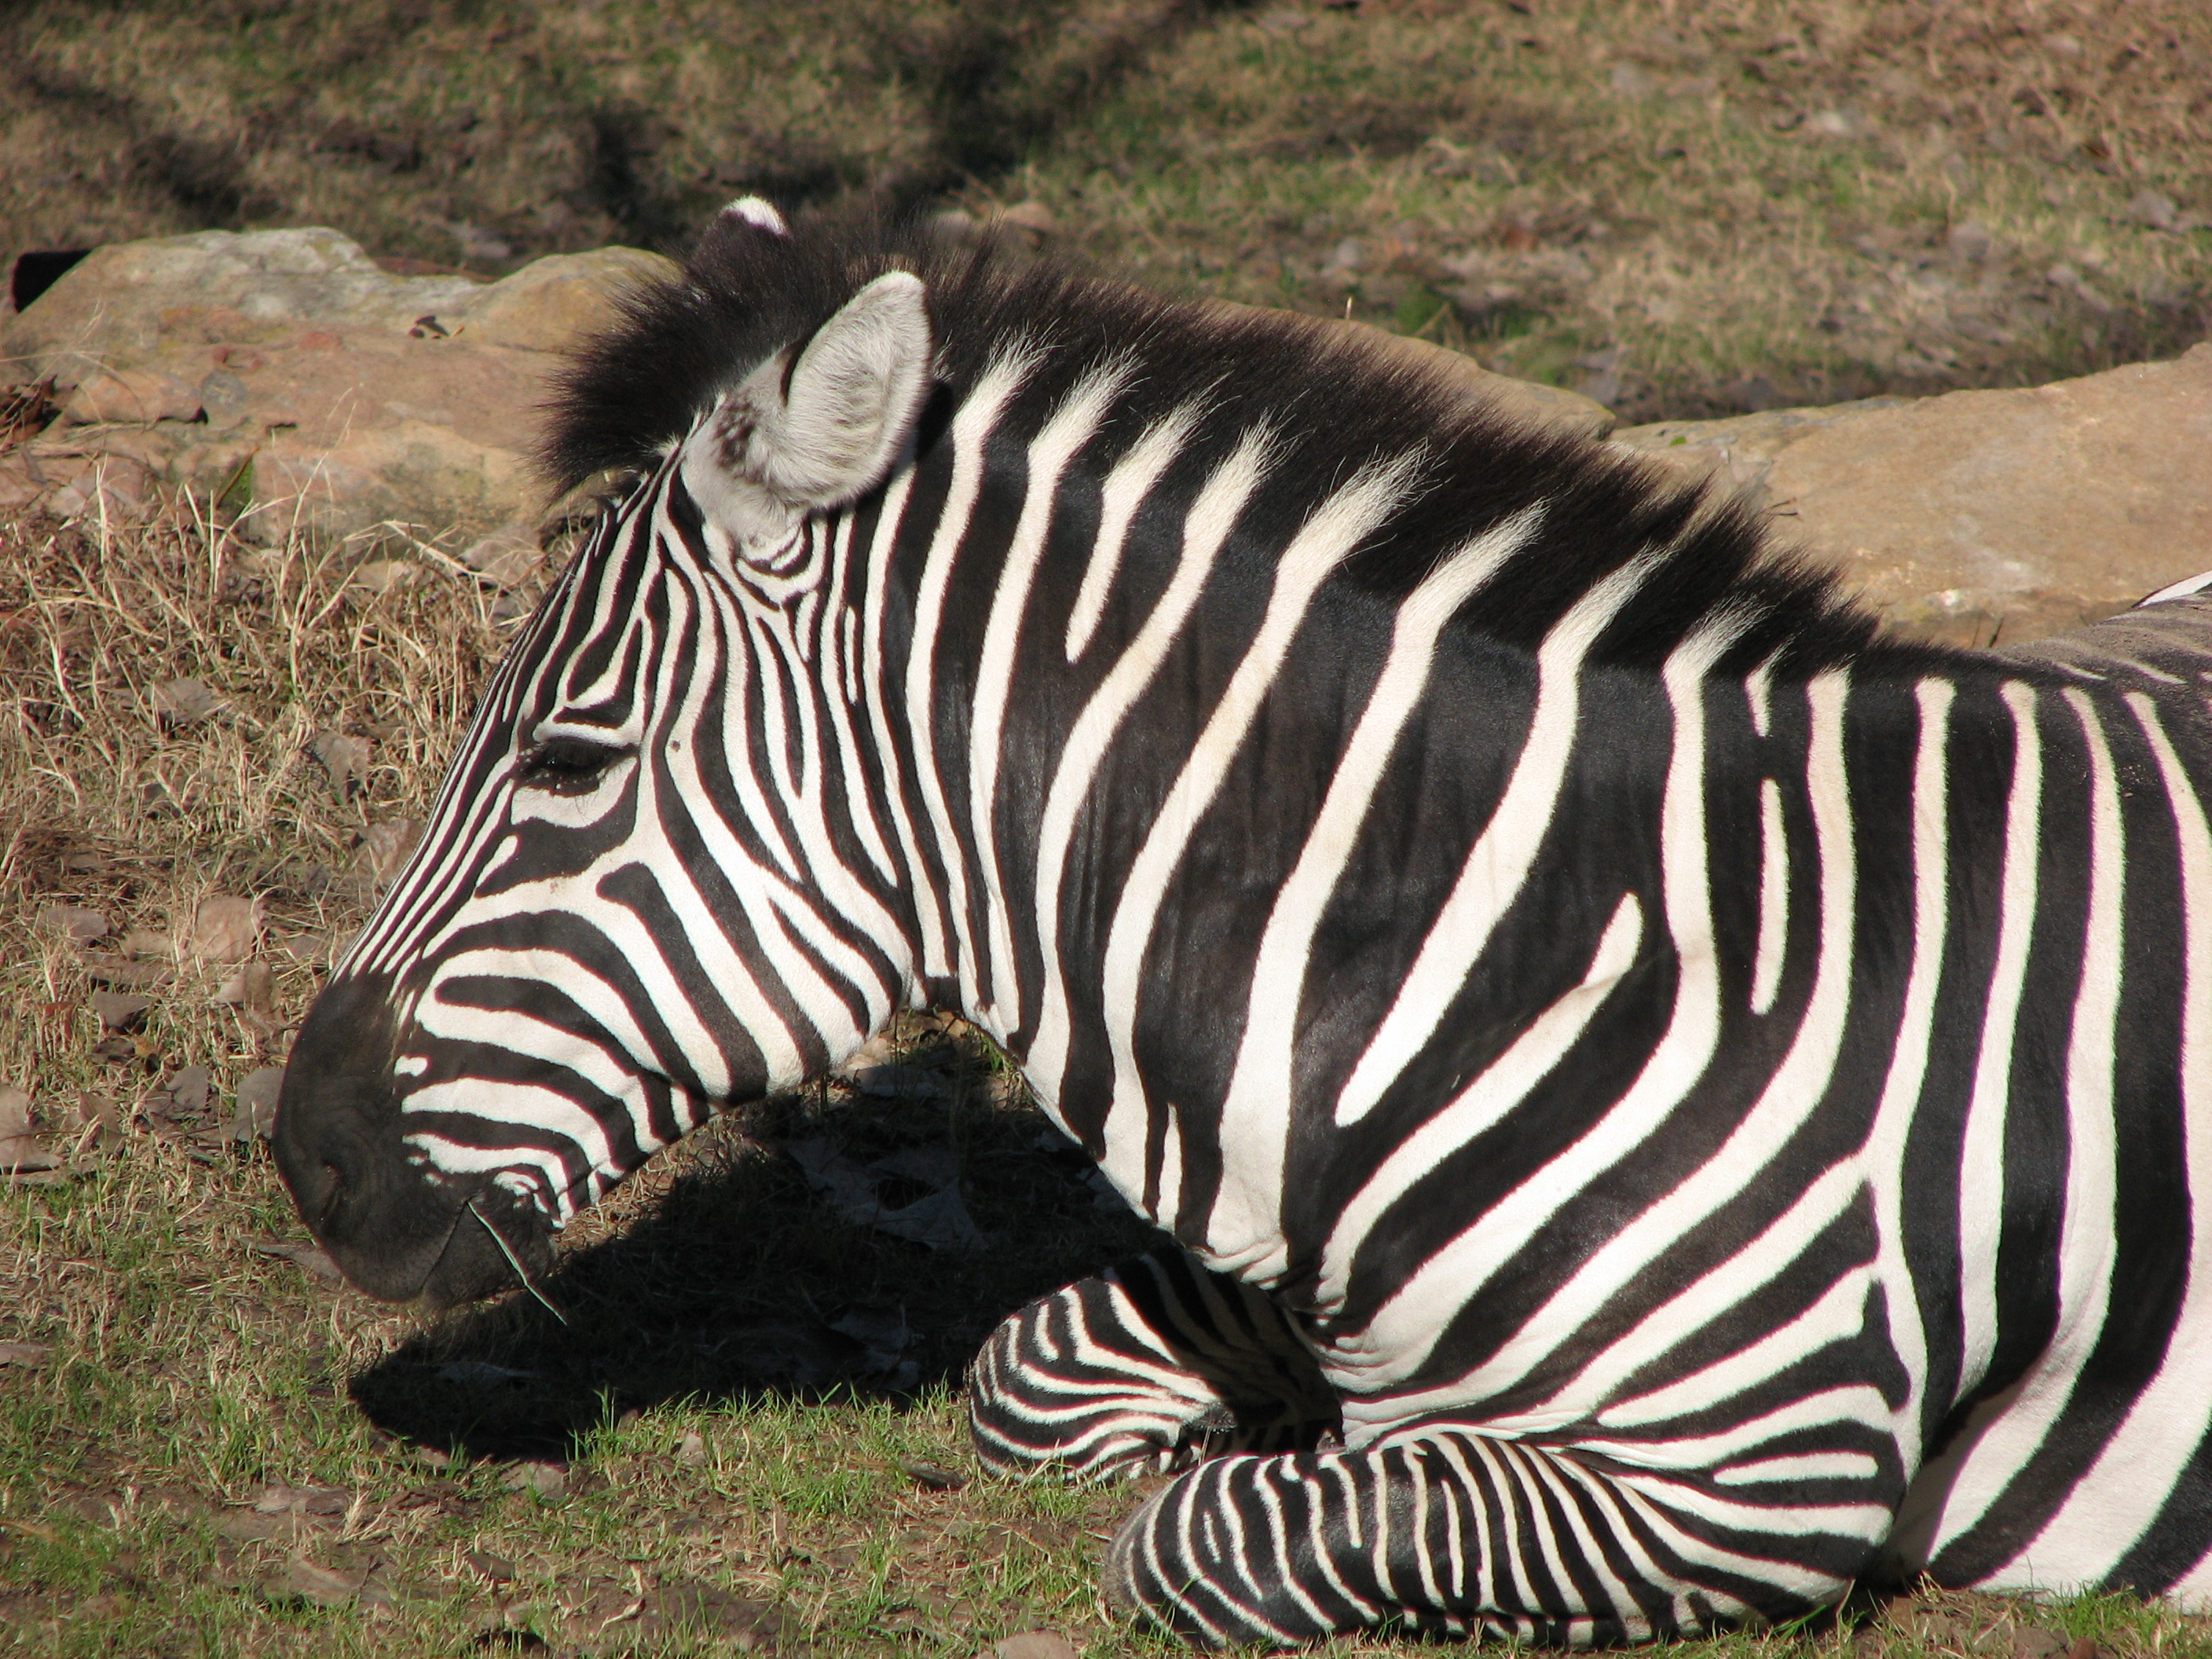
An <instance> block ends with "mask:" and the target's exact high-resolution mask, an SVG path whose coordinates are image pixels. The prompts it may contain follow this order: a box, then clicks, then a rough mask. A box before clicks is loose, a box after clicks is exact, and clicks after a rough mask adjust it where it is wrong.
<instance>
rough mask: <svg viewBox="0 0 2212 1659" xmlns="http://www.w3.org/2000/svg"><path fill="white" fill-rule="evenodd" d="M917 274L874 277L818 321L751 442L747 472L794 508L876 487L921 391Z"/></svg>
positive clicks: (838, 502) (923, 355)
mask: <svg viewBox="0 0 2212 1659" xmlns="http://www.w3.org/2000/svg"><path fill="white" fill-rule="evenodd" d="M929 350H930V346H929V313H928V312H927V310H926V309H925V308H924V307H923V305H922V286H921V278H920V277H918V276H914V275H912V274H911V273H909V272H907V271H903V270H895V271H892V272H891V273H890V275H888V276H878V277H877V278H876V280H875V281H874V282H872V283H869V284H868V285H867V286H866V288H864V289H861V290H860V292H859V293H858V294H856V295H854V296H853V297H852V298H851V299H850V300H848V301H846V302H845V306H844V308H843V309H842V310H841V311H840V312H838V313H837V314H836V316H834V317H832V318H831V319H829V321H828V322H826V323H824V324H823V325H822V326H821V328H820V329H819V330H817V331H816V333H815V336H814V337H813V338H812V339H811V340H809V341H808V342H807V343H806V349H805V350H804V351H802V352H800V353H799V362H797V363H796V364H794V365H793V368H792V371H791V377H790V380H788V382H787V387H788V389H787V391H786V392H785V393H784V395H783V398H782V407H781V409H779V410H775V411H773V413H772V414H770V415H769V418H768V419H766V420H764V421H763V422H762V423H761V427H760V428H759V430H758V431H757V434H756V435H755V436H754V439H753V443H752V454H751V456H750V460H751V462H752V466H753V469H754V472H755V476H756V477H758V478H759V480H760V482H761V483H763V484H765V485H766V486H767V487H768V488H769V489H771V490H773V491H775V494H777V495H781V497H783V499H784V500H786V501H789V502H791V503H792V504H793V506H797V507H806V508H816V507H842V505H844V503H846V502H847V501H852V500H853V499H854V498H855V497H856V496H860V495H865V494H866V493H867V492H868V491H869V490H870V489H873V488H874V487H875V486H876V485H877V484H878V483H882V482H883V480H884V475H885V474H887V473H888V472H890V470H891V465H892V463H893V461H894V460H895V459H896V458H897V456H898V453H899V451H900V450H901V449H902V447H904V446H905V444H906V441H907V435H908V433H910V432H912V431H913V429H914V422H915V416H918V415H919V414H920V413H921V405H922V400H923V399H924V398H926V397H927V395H928V391H929Z"/></svg>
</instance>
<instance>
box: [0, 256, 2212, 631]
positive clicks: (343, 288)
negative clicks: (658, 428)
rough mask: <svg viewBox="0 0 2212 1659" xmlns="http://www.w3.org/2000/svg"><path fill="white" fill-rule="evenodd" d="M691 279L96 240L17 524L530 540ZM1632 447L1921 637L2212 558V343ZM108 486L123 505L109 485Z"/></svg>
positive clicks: (4, 371) (68, 316)
mask: <svg viewBox="0 0 2212 1659" xmlns="http://www.w3.org/2000/svg"><path fill="white" fill-rule="evenodd" d="M673 269H674V267H673V266H671V264H669V263H668V262H667V261H666V260H664V259H662V258H659V257H658V256H656V255H653V254H650V253H644V252H638V251H636V250H635V249H629V248H603V249H600V250H599V251H597V252H592V253H580V254H566V255H561V256H556V257H555V258H546V259H540V260H538V262H536V263H535V264H531V265H529V266H526V267H525V268H524V269H523V270H520V271H517V272H516V273H515V274H514V275H513V276H509V277H507V278H506V279H505V280H503V281H501V282H498V283H478V282H476V281H474V280H472V279H470V278H468V277H465V276H398V275H393V274H392V273H390V272H387V271H386V270H382V269H381V268H380V267H379V266H378V264H376V262H375V261H374V260H373V259H371V258H369V257H368V255H367V254H366V253H364V252H362V250H361V249H360V248H359V247H358V246H356V245H355V244H354V243H352V242H351V241H349V240H347V239H346V238H345V237H343V236H342V235H340V234H338V233H337V232H336V231H332V230H322V229H305V230H283V231H263V232H255V233H252V234H230V233H228V232H223V231H206V232H202V233H200V234H197V235H191V236H173V237H165V238H161V239H159V240H152V241H145V242H132V243H126V244H122V245H119V246H113V247H106V248H101V249H100V250H99V251H98V252H94V254H92V255H91V256H90V257H89V258H87V259H85V260H84V261H83V262H82V264H79V265H77V266H76V268H75V269H74V270H71V271H70V272H69V273H68V275H67V276H64V277H63V279H62V280H61V281H60V282H58V283H56V284H55V285H54V286H53V288H52V289H49V290H48V291H47V292H46V294H45V295H42V296H41V297H40V299H39V300H38V301H36V302H35V303H34V304H33V305H32V306H31V307H29V308H28V309H27V310H26V311H25V312H24V313H22V314H21V315H20V316H18V317H15V318H13V319H10V320H9V322H8V324H7V325H6V327H5V330H4V331H0V354H4V358H5V361H4V362H0V381H4V380H35V379H40V378H45V379H48V380H52V382H53V384H54V386H56V388H57V389H58V393H59V394H60V395H61V396H62V398H63V400H64V412H63V414H62V416H61V417H60V419H58V421H57V422H55V423H54V424H53V425H52V427H50V428H48V429H47V430H46V432H44V433H42V434H41V435H39V436H38V437H37V438H35V439H33V441H31V442H29V443H27V444H24V445H21V446H19V447H16V448H15V449H13V450H10V451H8V452H6V453H4V454H0V510H6V509H8V508H9V507H21V506H23V505H25V504H27V503H32V502H38V503H43V504H45V505H47V506H50V507H55V508H57V509H58V510H61V511H64V512H88V511H91V510H93V509H94V508H95V507H101V506H104V507H106V509H108V510H110V511H112V512H120V513H131V512H137V511H143V510H147V509H149V507H150V506H151V505H152V504H153V503H154V502H155V501H157V500H158V497H159V494H160V491H161V489H163V488H165V487H166V488H171V489H174V488H179V487H189V488H191V489H197V490H199V491H201V492H202V493H204V494H205V495H221V496H222V498H223V499H224V501H226V502H227V503H228V504H230V505H231V506H233V507H239V506H243V507H245V508H246V520H245V522H246V527H247V529H248V531H249V532H251V533H255V534H258V535H259V536H260V537H262V538H264V539H268V540H271V541H273V540H276V539H278V538H281V537H283V535H286V534H288V533H290V532H292V531H293V530H294V529H295V528H298V529H304V530H306V531H307V532H309V533H311V534H312V535H313V536H315V537H317V538H320V539H323V540H325V541H330V540H333V539H343V538H355V539H357V540H362V541H370V540H375V539H380V538H387V537H399V536H414V537H422V538H429V537H433V536H437V535H441V534H444V535H456V534H457V535H459V536H460V537H463V538H467V537H472V536H475V535H477V534H479V533H481V532H486V531H489V530H491V529H493V528H494V527H496V526H507V529H508V531H509V532H510V533H512V532H513V528H514V526H517V525H518V523H520V524H522V525H525V526H526V525H527V524H528V523H530V522H532V521H533V520H535V518H536V516H537V514H538V513H539V512H540V511H541V510H542V509H543V508H544V506H545V505H546V503H545V502H544V500H543V498H542V495H541V490H542V485H541V484H540V483H539V481H538V478H537V477H536V476H535V475H534V473H533V472H532V469H531V467H530V465H529V461H528V456H529V453H530V451H531V448H532V444H533V442H534V441H535V439H536V437H537V435H538V430H539V423H540V421H541V419H542V415H543V406H544V402H545V400H546V398H547V395H548V392H549V390H550V385H549V381H550V376H551V375H552V374H553V373H554V372H555V371H556V369H557V368H558V367H559V366H560V363H561V362H562V354H563V353H565V352H566V351H568V349H570V348H571V347H573V346H574V344H575V343H578V342H579V341H580V340H581V339H582V338H584V337H586V336H588V335H589V334H590V333H592V331H595V330H597V329H599V328H600V327H602V326H604V325H605V324H606V323H608V322H609V321H610V320H611V319H612V318H613V317H614V315H615V313H616V307H617V303H618V301H619V297H620V295H622V293H623V291H624V289H628V288H629V287H631V286H633V285H635V284H637V283H642V282H646V281H649V280H651V279H653V277H655V276H659V275H662V274H665V273H667V272H670V271H671V270H673ZM1322 326H1324V327H1340V328H1344V329H1347V330H1351V331H1355V332H1356V333H1357V334H1358V336H1359V337H1361V338H1362V339H1364V341H1366V343H1368V344H1369V345H1370V346H1371V347H1372V348H1373V349H1375V350H1376V352H1378V353H1380V354H1382V355H1383V356H1386V357H1389V358H1391V359H1393V360H1395V361H1400V362H1407V363H1408V364H1410V365H1416V366H1419V367H1420V368H1424V369H1425V370H1427V371H1429V372H1431V373H1433V374H1437V375H1438V376H1440V377H1441V378H1442V380H1443V382H1444V383H1445V384H1447V385H1449V386H1453V387H1455V388H1456V389H1457V390H1458V391H1459V392H1461V393H1462V394H1463V395H1464V396H1466V397H1468V398H1471V399H1474V400H1477V401H1480V402H1482V403H1484V404H1488V405H1489V406H1491V407H1493V408H1497V409H1499V410H1504V411H1505V412H1508V413H1510V414H1511V415H1513V416H1515V417H1516V418H1518V419H1521V420H1524V421H1526V422H1529V423H1530V424H1532V425H1535V426H1540V427H1543V428H1547V429H1549V430H1553V431H1557V432H1561V433H1565V434H1572V435H1577V436H1581V437H1584V438H1594V439H1604V438H1606V436H1607V433H1608V431H1609V430H1610V428H1612V426H1613V417H1612V416H1611V415H1610V414H1609V413H1608V412H1607V410H1605V409H1604V408H1602V407H1601V405H1599V404H1595V403H1592V402H1591V401H1590V400H1589V399H1588V398H1581V397H1577V396H1576V395H1575V394H1574V393H1572V392H1562V391H1559V390H1557V389H1555V388H1553V387H1549V386H1532V385H1529V384H1528V383H1527V382H1525V381H1519V380H1510V379H1508V378H1506V377H1505V376H1503V375H1499V374H1491V373H1489V372H1488V371H1486V370H1485V369H1483V368H1481V367H1480V365H1478V364H1476V363H1475V362H1474V361H1473V360H1472V359H1471V358H1468V357H1465V356H1460V355H1459V354H1457V353H1454V352H1449V351H1445V350H1443V349H1439V348H1437V347H1434V346H1430V345H1425V344H1423V343H1420V342H1418V341H1413V340H1407V339H1404V338H1401V337H1397V336H1394V335H1389V334H1385V333H1383V332H1382V331H1379V330H1376V329H1372V328H1369V327H1366V326H1365V325H1361V324H1357V323H1345V324H1323V325H1322ZM1610 442H1611V445H1612V447H1613V448H1614V450H1615V451H1616V453H1624V454H1631V455H1634V456H1638V457H1639V458H1642V459H1645V460H1647V461H1650V462H1652V463H1655V464H1656V465H1660V466H1662V467H1664V468H1666V469H1668V471H1671V472H1672V473H1674V475H1675V476H1676V477H1681V478H1684V479H1690V480H1698V481H1708V482H1710V483H1711V485H1712V486H1713V487H1715V488H1717V489H1729V490H1734V491H1737V492H1741V495H1743V496H1744V497H1745V499H1747V501H1749V503H1750V504H1751V505H1752V506H1753V507H1754V508H1756V509H1757V510H1758V511H1759V512H1760V513H1764V514H1765V515H1766V517H1767V518H1768V520H1769V522H1770V524H1771V528H1772V529H1773V531H1774V532H1775V533H1776V534H1777V535H1778V537H1779V538H1782V539H1783V540H1784V542H1787V543H1790V544H1795V545H1796V546H1797V547H1799V548H1801V549H1802V550H1804V551H1805V552H1807V553H1808V554H1809V555H1811V556H1813V557H1814V558H1815V559H1819V560H1823V561H1826V562H1830V563H1832V564H1835V565H1837V566H1838V567H1839V568H1842V570H1843V571H1844V574H1845V575H1846V577H1847V578H1848V579H1849V580H1850V581H1851V582H1853V583H1854V584H1855V585H1856V586H1857V587H1859V588H1860V589H1861V590H1862V591H1863V592H1864V593H1865V595H1866V597H1867V598H1868V599H1869V600H1870V601H1872V603H1873V604H1875V605H1876V606H1877V607H1878V608H1879V609H1881V611H1883V612H1884V613H1885V614H1886V615H1887V617H1890V618H1891V619H1892V620H1893V621H1894V622H1895V623H1899V625H1901V626H1904V627H1906V628H1909V629H1916V630H1918V631H1921V632H1923V633H1929V634H1932V635H1936V636H1938V637H1942V638H1947V639H1951V640H1954V641H1959V642H1961V643H1971V644H1989V643H1992V642H1994V641H2000V640H2002V641H2023V640H2027V639H2030V638H2033V637H2035V636H2037V635H2041V634H2045V633H2049V632H2051V631H2052V630H2053V629H2057V628H2062V627H2066V626H2069V625H2070V624H2072V623H2076V622H2079V621H2081V620H2084V619H2086V618H2088V617H2098V616H2104V615H2108V614H2110V613H2111V612H2112V611H2116V610H2119V609H2122V608H2124V607H2125V606H2126V605H2130V604H2132V603H2133V602H2134V601H2135V600H2136V599H2138V598H2140V597H2141V596H2142V595H2143V594H2145V593H2147V592H2153V591H2154V590H2156V589H2158V588H2160V587H2163V586H2166V585H2167V584H2168V583H2170V582H2172V581H2176V580H2179V579H2181V578H2183V577H2185V576H2188V575H2191V574H2196V573H2197V571H2199V570H2202V569H2205V568H2212V343H2208V344H2206V345H2200V346H2198V347H2197V348H2196V349H2194V350H2192V351H2191V352H2190V353H2189V354H2188V355H2187V356H2184V357H2182V358H2180V359H2179V360H2178V361H2176V362H2167V363H2142V364H2136V365H2135V366H2132V367H2130V368H2119V369H2114V370H2112V371H2110V372H2109V373H2106V374H2094V375H2091V376H2088V377H2087V378H2086V379H2082V380H2062V381H2059V382H2057V383H2055V384H2053V385H2051V386H2038V387H2035V388H2033V389H2032V390H2027V391H2014V392H1952V393H1950V394H1948V396H1945V397H1940V398H1924V399H1921V400H1919V401H1916V402H1903V401H1899V400H1896V399H1876V400H1872V401H1869V402H1866V403H1858V404H1839V405H1838V406H1836V407H1834V408H1831V409H1801V410H1774V411H1771V412H1770V413H1766V414H1761V415H1747V416H1742V417H1741V418H1739V419H1735V420H1727V421H1705V422H1666V423H1662V424H1659V425H1655V426H1646V427H1638V428H1632V429H1629V430H1625V431H1613V432H1612V433H1611V438H1610ZM103 492H105V495H104V500H103Z"/></svg>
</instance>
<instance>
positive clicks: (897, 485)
mask: <svg viewBox="0 0 2212 1659" xmlns="http://www.w3.org/2000/svg"><path fill="white" fill-rule="evenodd" d="M913 489H914V469H913V468H912V467H911V466H908V467H905V468H903V469H902V470H901V471H900V472H899V474H898V476H897V477H894V478H893V479H892V480H891V481H890V486H889V487H888V488H886V489H884V499H883V504H882V506H880V507H878V508H877V510H876V533H875V534H874V535H873V536H872V537H871V538H869V542H868V582H867V592H866V597H865V598H864V599H862V601H861V604H860V641H861V645H860V648H861V655H862V663H863V666H862V671H861V674H860V684H861V685H862V686H863V687H864V688H865V689H866V710H867V721H868V729H869V733H870V738H871V742H870V744H869V747H870V749H871V750H872V751H873V752H874V753H875V754H876V755H877V756H878V758H879V759H880V762H881V764H882V773H883V786H884V800H885V802H886V803H888V804H889V805H890V812H891V829H892V833H893V834H894V835H896V836H897V837H898V845H899V853H900V856H901V857H902V858H903V859H904V860H905V862H906V868H907V889H908V892H910V893H911V894H912V895H913V896H914V909H915V921H916V923H917V925H918V926H919V927H920V928H921V970H922V972H923V973H925V974H929V975H940V974H943V973H944V972H945V963H946V962H947V960H948V957H947V954H946V946H945V916H944V913H943V912H942V911H941V910H939V908H938V904H937V883H936V882H935V881H934V880H933V878H931V876H930V873H929V866H928V864H927V862H926V861H925V860H924V859H923V857H922V852H921V837H920V836H916V835H915V830H914V814H913V813H912V812H911V811H909V810H908V806H907V803H906V786H905V782H904V780H903V779H902V777H901V776H900V775H899V753H900V750H901V748H902V744H900V742H899V740H898V734H897V733H896V732H895V731H893V730H892V727H891V720H890V711H889V709H888V708H886V707H885V705H884V681H885V678H886V676H885V674H884V612H885V611H886V610H887V609H888V606H887V605H886V602H885V599H886V595H887V593H888V592H889V590H890V568H891V561H892V558H893V557H894V556H895V555H896V552H897V549H898V538H899V532H900V531H901V530H902V528H904V526H905V521H906V505H907V498H908V495H909V494H910V493H911V492H912V490H913ZM917 988H919V987H917Z"/></svg>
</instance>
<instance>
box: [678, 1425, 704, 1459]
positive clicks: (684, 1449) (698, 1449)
mask: <svg viewBox="0 0 2212 1659" xmlns="http://www.w3.org/2000/svg"><path fill="white" fill-rule="evenodd" d="M674 1456H675V1458H676V1461H677V1462H679V1463H684V1464H693V1465H696V1464H700V1463H703V1462H706V1461H707V1437H706V1436H704V1435H702V1434H701V1433H700V1432H699V1431H698V1430H696V1429H686V1430H684V1437H683V1438H682V1439H680V1440H678V1442H677V1443H676V1450H675V1453H674Z"/></svg>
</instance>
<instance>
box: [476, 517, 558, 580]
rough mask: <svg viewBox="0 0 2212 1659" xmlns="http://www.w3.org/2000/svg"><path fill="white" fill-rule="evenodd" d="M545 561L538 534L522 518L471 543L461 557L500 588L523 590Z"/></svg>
mask: <svg viewBox="0 0 2212 1659" xmlns="http://www.w3.org/2000/svg"><path fill="white" fill-rule="evenodd" d="M544 559H545V554H544V550H543V549H541V548H540V547H539V546H538V532H536V531H535V530H534V529H532V527H531V526H529V525H528V524H526V523H524V522H523V521H522V520H519V519H518V520H514V521H513V522H512V523H508V524H503V525H501V526H500V527H499V528H498V529H496V530H495V531H493V532H491V533H490V534H489V535H488V536H485V537H483V538H482V539H480V540H478V541H476V542H473V543H471V544H470V545H469V547H468V548H467V549H466V550H465V551H464V552H463V553H462V555H461V562H462V563H463V564H465V565H466V566H468V568H470V569H471V570H474V571H476V572H477V573H478V574H482V575H483V576H486V577H489V579H490V580H493V581H495V582H496V583H498V584H499V586H501V587H520V586H521V585H522V584H523V583H524V582H526V581H528V580H530V578H531V577H532V576H533V575H535V574H537V572H538V566H539V565H540V564H542V563H543V562H544Z"/></svg>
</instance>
